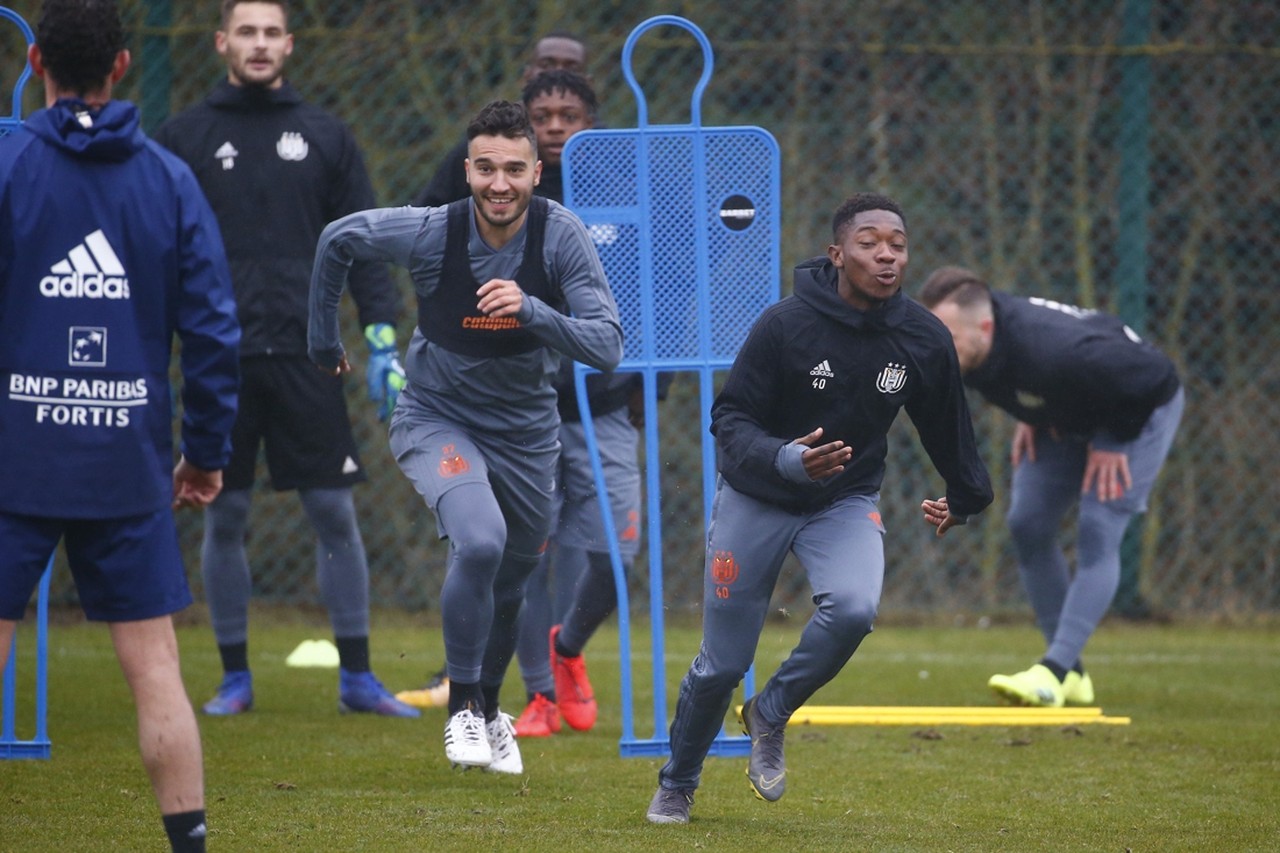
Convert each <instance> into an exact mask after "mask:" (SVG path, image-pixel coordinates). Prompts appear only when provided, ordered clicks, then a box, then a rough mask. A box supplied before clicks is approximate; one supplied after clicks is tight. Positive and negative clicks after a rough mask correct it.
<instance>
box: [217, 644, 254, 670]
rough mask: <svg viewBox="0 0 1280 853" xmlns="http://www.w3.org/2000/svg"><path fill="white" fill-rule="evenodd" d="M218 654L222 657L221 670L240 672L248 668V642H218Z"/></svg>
mask: <svg viewBox="0 0 1280 853" xmlns="http://www.w3.org/2000/svg"><path fill="white" fill-rule="evenodd" d="M218 655H219V657H221V658H222V671H223V672H242V671H244V670H246V669H248V668H249V643H248V641H245V642H243V643H230V644H228V645H225V646H224V645H222V644H221V643H219V644H218Z"/></svg>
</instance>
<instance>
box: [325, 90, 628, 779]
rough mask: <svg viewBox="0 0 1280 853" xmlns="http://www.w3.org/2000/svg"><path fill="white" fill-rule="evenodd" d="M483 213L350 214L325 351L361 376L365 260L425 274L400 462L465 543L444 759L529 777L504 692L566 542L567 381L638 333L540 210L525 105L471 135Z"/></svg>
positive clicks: (343, 223)
mask: <svg viewBox="0 0 1280 853" xmlns="http://www.w3.org/2000/svg"><path fill="white" fill-rule="evenodd" d="M467 136H468V139H469V140H470V142H469V148H468V154H469V156H468V160H467V177H468V181H469V183H470V185H471V198H470V199H465V200H462V201H458V202H454V203H453V204H450V205H447V206H445V207H429V208H415V207H403V208H393V209H379V210H370V211H364V212H362V213H357V214H352V215H351V216H347V217H345V218H343V219H340V220H338V221H337V222H334V223H331V224H330V225H329V227H328V228H326V229H325V232H324V234H323V235H321V238H320V243H319V246H318V247H317V254H316V264H315V269H314V271H313V275H312V282H311V321H310V330H309V351H310V355H311V359H312V360H313V361H314V362H315V363H316V364H318V365H319V366H320V367H321V368H323V369H326V370H330V371H334V372H343V371H346V370H349V369H350V365H349V364H348V363H347V361H346V356H345V354H344V352H343V348H342V344H341V341H340V338H339V334H338V319H337V307H338V302H339V298H340V297H341V294H342V289H343V286H344V284H345V282H346V275H347V270H348V269H349V268H350V265H351V264H352V263H353V262H355V261H361V260H378V261H390V262H393V263H396V264H399V265H400V266H403V267H405V268H406V269H408V270H409V272H410V274H411V276H412V278H413V283H414V290H415V292H416V293H417V297H418V327H417V329H415V330H414V334H413V338H412V340H411V341H410V343H409V350H408V354H407V357H406V360H405V370H406V374H407V377H408V385H407V386H406V388H405V390H404V392H403V393H402V394H401V396H400V399H399V402H398V403H397V406H396V409H395V412H394V413H393V414H392V417H391V431H390V439H391V449H392V452H393V453H394V454H395V456H396V460H397V462H398V463H399V465H400V467H401V469H402V470H403V471H404V473H405V475H406V476H407V477H408V478H409V479H410V480H411V481H412V482H413V484H414V487H415V488H416V489H417V490H418V492H419V493H420V494H421V495H422V496H423V497H424V498H425V500H426V503H427V505H428V506H429V507H430V508H431V509H432V511H433V512H434V513H435V517H436V523H437V527H438V529H439V532H440V535H441V536H442V537H447V538H448V539H449V543H450V554H449V565H448V569H447V571H446V575H445V581H444V589H443V590H442V593H441V610H442V612H443V614H444V642H445V657H446V660H447V664H448V674H449V681H450V691H449V722H448V723H447V724H446V727H445V753H446V755H447V757H448V758H449V760H450V761H451V762H452V763H454V764H462V765H468V766H481V767H486V768H488V769H489V770H492V771H495V772H506V773H520V772H522V770H523V765H522V762H521V759H520V753H519V750H518V749H517V747H516V745H515V740H514V735H513V732H512V727H511V722H510V717H509V716H508V715H506V714H499V712H498V692H499V688H500V687H501V684H502V680H503V676H504V674H505V672H506V668H507V664H508V663H509V662H510V660H511V656H512V654H513V653H514V650H515V642H516V624H517V615H518V613H519V610H520V603H521V598H522V593H523V584H524V580H525V578H526V577H527V576H528V574H529V573H530V572H531V571H532V570H533V569H534V567H535V566H536V565H537V562H538V555H539V553H540V551H541V550H542V548H543V547H544V545H545V543H546V539H547V535H548V533H549V529H550V518H551V515H550V511H551V496H552V491H553V488H554V479H555V470H556V463H557V459H558V457H559V453H560V443H559V440H558V438H557V432H558V428H559V423H560V419H559V415H558V413H557V411H556V392H555V389H554V388H553V387H552V380H553V379H554V378H555V375H556V372H557V371H558V369H559V366H560V358H561V356H562V355H567V356H569V357H570V358H573V359H576V360H578V361H581V362H584V363H586V364H589V365H591V366H593V367H597V368H599V369H601V370H611V369H613V368H614V367H615V366H616V365H617V364H618V362H619V361H620V360H621V358H622V327H621V325H620V324H619V322H618V311H617V306H616V305H615V304H614V301H613V295H612V293H611V292H610V291H609V286H608V282H607V281H606V280H605V275H604V269H603V267H602V266H601V264H600V259H599V257H598V256H597V255H596V253H595V249H594V246H593V244H592V242H591V238H590V236H589V235H588V233H587V230H586V228H585V227H584V226H583V224H582V222H581V221H580V220H579V219H578V218H577V217H576V216H574V215H573V214H572V213H570V212H569V211H567V210H565V209H564V208H563V207H561V206H560V205H559V204H557V203H555V202H553V201H548V200H546V199H542V198H534V197H533V187H534V186H535V185H536V183H537V181H538V177H539V173H540V163H539V162H538V161H537V156H536V151H537V148H536V143H535V137H534V132H533V128H532V126H531V125H530V124H529V121H528V117H527V116H526V114H525V111H524V108H523V107H522V106H520V105H519V104H515V103H511V102H508V101H495V102H493V103H491V104H489V105H488V106H486V107H485V108H484V109H483V110H482V111H481V112H480V113H479V114H478V115H477V116H476V118H475V119H473V120H472V122H471V125H470V126H469V127H468V131H467Z"/></svg>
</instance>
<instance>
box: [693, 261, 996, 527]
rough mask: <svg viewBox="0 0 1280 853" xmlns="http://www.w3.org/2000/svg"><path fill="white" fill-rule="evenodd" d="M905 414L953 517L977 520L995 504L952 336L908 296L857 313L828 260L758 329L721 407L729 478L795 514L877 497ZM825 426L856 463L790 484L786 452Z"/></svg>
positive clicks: (803, 272) (826, 436)
mask: <svg viewBox="0 0 1280 853" xmlns="http://www.w3.org/2000/svg"><path fill="white" fill-rule="evenodd" d="M902 408H905V409H906V410H907V414H908V415H910V416H911V420H912V423H914V424H915V427H916V431H917V432H918V433H919V435H920V441H921V443H922V444H923V445H924V449H925V451H926V452H927V453H928V454H929V458H930V459H931V460H932V461H933V464H934V467H936V468H937V469H938V473H940V474H941V475H942V478H943V479H944V480H945V481H946V486H947V489H946V495H947V502H948V504H949V507H950V510H951V511H952V512H953V513H955V514H956V515H964V516H967V515H972V514H973V513H976V512H979V511H981V510H982V509H983V508H985V507H986V506H987V505H988V504H989V503H991V499H992V491H991V480H990V478H989V476H988V475H987V469H986V466H985V465H984V464H983V462H982V458H981V457H980V456H979V455H978V449H977V444H976V442H975V440H974V436H973V424H972V422H971V420H970V417H969V407H968V404H967V403H966V402H965V393H964V384H963V380H962V379H961V377H960V366H959V363H958V362H957V360H956V353H955V347H954V345H953V344H952V342H951V335H950V334H949V333H948V332H947V329H946V327H945V326H943V325H942V323H941V322H939V321H938V319H937V318H936V317H934V316H933V315H932V314H931V313H930V312H929V311H928V310H926V309H925V308H924V307H923V306H922V305H920V304H919V303H917V302H913V301H912V300H910V299H907V298H906V297H905V296H903V295H902V294H901V293H898V294H897V295H895V296H894V297H893V298H892V299H890V300H889V301H888V302H887V303H885V305H884V306H882V307H880V308H877V309H875V310H873V311H865V312H864V311H858V310H857V309H855V308H853V307H852V306H850V305H849V304H848V303H847V302H845V301H844V300H843V299H841V298H840V295H839V294H838V293H837V292H836V270H835V268H834V267H833V266H832V265H831V263H830V261H828V260H827V259H826V258H825V257H819V258H813V259H811V260H808V261H805V262H804V263H802V264H800V265H799V266H798V267H796V270H795V290H794V295H792V296H789V297H787V298H785V299H783V300H782V301H780V302H778V303H776V304H774V305H772V306H770V307H769V308H767V309H766V310H765V312H764V313H763V314H762V315H761V316H760V319H758V320H757V321H756V324H755V326H754V327H753V328H752V330H751V333H750V335H749V336H748V337H747V341H746V343H745V344H744V345H743V347H742V349H741V351H739V353H738V356H737V358H736V359H735V361H734V364H733V368H732V369H731V370H730V371H729V378H728V380H727V381H726V383H725V386H724V390H723V391H721V393H720V394H719V396H718V397H717V398H716V401H715V404H714V405H713V406H712V410H711V420H712V423H711V431H712V433H713V434H714V435H715V436H716V441H717V444H718V446H719V449H720V473H721V475H722V476H723V477H724V478H725V480H726V481H727V482H728V483H729V485H731V486H733V488H735V489H737V490H738V491H739V492H742V493H744V494H747V495H750V496H751V497H754V498H757V499H758V500H762V501H767V502H769V503H772V504H776V505H778V506H781V507H783V508H786V509H789V510H792V511H800V512H810V511H813V510H815V509H818V508H821V507H823V506H825V505H827V504H830V503H831V502H832V501H834V500H836V499H837V498H840V497H843V496H845V495H850V494H863V495H869V494H874V493H876V492H878V491H879V490H880V484H881V482H882V481H883V479H884V473H885V456H886V453H887V451H888V441H887V438H886V436H887V433H888V432H889V427H890V425H891V424H892V423H893V421H894V418H895V417H897V414H898V410H899V409H902ZM817 427H822V428H823V436H822V443H826V442H829V441H836V440H841V441H844V442H845V443H846V444H847V445H849V446H851V447H852V448H853V458H852V459H850V460H849V462H848V463H847V464H846V465H845V469H844V471H843V472H841V473H840V474H837V475H835V476H834V477H828V478H826V479H823V480H821V481H818V482H809V483H795V482H791V481H790V480H787V479H785V478H784V477H783V476H782V475H781V474H780V473H779V470H778V467H777V464H776V463H777V458H778V451H779V450H780V449H781V448H782V447H783V446H784V445H787V444H790V443H791V442H792V441H794V440H795V439H797V438H799V437H801V436H803V435H806V434H808V433H809V432H812V431H813V430H814V429H815V428H817Z"/></svg>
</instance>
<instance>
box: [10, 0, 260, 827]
mask: <svg viewBox="0 0 1280 853" xmlns="http://www.w3.org/2000/svg"><path fill="white" fill-rule="evenodd" d="M28 58H29V59H30V62H31V65H32V68H33V69H34V70H35V72H36V74H38V75H39V76H41V77H43V78H44V84H45V96H46V97H45V100H46V104H47V108H46V109H44V110H40V111H38V112H36V113H34V114H33V115H32V116H31V118H30V119H29V120H28V121H27V122H26V124H25V126H24V127H23V128H22V129H21V130H20V131H18V132H17V133H15V134H14V135H12V136H10V137H7V138H5V139H3V140H0V381H3V382H4V395H3V397H0V444H3V446H4V447H5V448H6V449H7V450H8V451H9V452H8V453H7V454H6V457H5V463H4V465H0V666H3V662H4V661H5V660H6V659H7V656H8V652H9V648H10V644H11V642H12V639H13V634H14V630H15V627H16V624H17V620H18V619H20V618H22V615H23V612H24V610H25V608H26V605H27V603H28V601H29V600H30V598H31V593H32V591H33V589H34V588H35V585H36V583H37V582H38V580H39V578H40V575H41V573H42V570H43V569H44V567H45V565H46V563H47V562H48V560H49V557H50V555H52V554H53V552H54V549H55V548H56V547H57V544H58V542H59V540H61V541H64V542H65V547H66V554H67V562H68V564H69V566H70V568H71V572H72V574H73V576H74V578H75V582H76V588H77V590H78V591H79V595H80V602H81V605H82V607H83V608H84V610H85V613H86V615H87V616H88V617H89V618H90V619H93V620H100V621H104V622H107V623H108V624H109V625H110V629H111V636H112V640H113V642H114V644H115V648H116V654H117V656H118V657H119V659H120V665H121V668H122V669H123V670H124V675H125V679H126V680H127V682H128V684H129V687H130V689H131V690H132V692H133V696H134V700H135V701H136V703H137V706H138V737H139V742H140V745H141V749H142V755H143V761H144V764H145V765H146V769H147V772H148V774H149V775H150V777H151V784H152V787H153V788H154V790H155V795H156V799H157V801H158V802H159V806H160V811H161V813H162V815H163V817H164V822H165V827H166V829H167V830H168V832H169V837H170V840H171V842H172V844H173V849H174V850H204V790H203V771H202V767H201V750H200V735H199V731H198V729H197V728H196V721H195V715H194V714H193V713H192V710H191V703H190V701H189V700H188V698H187V694H186V690H185V689H184V687H183V684H182V677H181V673H180V671H179V663H178V646H177V641H176V639H175V637H174V631H173V623H172V619H171V615H170V614H172V613H174V612H175V611H178V610H181V609H183V608H184V607H186V606H187V605H188V604H190V603H191V593H190V591H189V590H188V588H187V577H186V572H185V571H184V569H183V565H182V559H181V555H180V553H179V549H178V536H177V530H176V527H175V525H174V520H173V512H172V509H171V507H170V505H171V504H172V505H173V506H178V507H180V506H206V505H207V504H208V503H209V502H210V501H212V500H213V499H214V497H215V496H216V495H217V494H218V491H219V489H220V488H221V484H222V474H221V471H222V468H223V467H225V466H226V464H227V461H228V459H229V458H230V455H231V442H230V434H231V425H232V423H233V421H234V419H235V411H236V394H237V383H238V375H237V359H236V346H237V344H238V342H239V339H240V329H239V326H238V325H237V323H236V318H235V304H234V300H233V296H232V290H231V278H230V274H229V272H228V269H227V265H226V259H225V255H224V252H223V246H222V239H221V237H220V236H219V232H218V226H217V222H216V221H215V220H214V217H213V212H212V211H211V210H210V209H209V205H208V204H207V203H206V202H205V199H204V196H203V195H201V193H200V188H199V186H198V185H197V184H196V181H195V178H194V177H193V176H192V174H191V171H190V170H189V169H188V168H187V167H186V165H185V164H183V163H182V161H180V160H179V159H178V158H177V157H174V156H173V155H172V154H170V153H169V152H167V151H165V150H164V149H163V148H161V147H160V146H158V145H156V144H155V143H154V142H152V141H150V140H148V139H147V137H146V136H145V135H144V134H143V132H142V130H141V129H140V127H139V123H138V110H137V108H136V107H134V105H133V104H130V103H127V102H124V101H113V100H111V90H112V87H113V85H114V84H115V83H116V82H117V81H118V80H119V79H120V78H121V76H123V74H124V73H125V70H126V68H127V67H128V65H129V52H128V51H127V50H125V49H124V33H123V29H122V27H121V24H120V19H119V15H118V12H117V10H116V7H115V4H114V2H112V0H48V2H46V3H45V6H44V9H43V13H42V16H41V19H40V22H39V24H38V29H37V41H36V44H35V45H33V46H32V47H31V49H30V51H29V54H28ZM175 333H176V334H177V335H178V336H179V337H180V338H181V341H182V356H181V366H182V376H183V388H182V401H183V418H182V431H181V432H182V441H181V451H182V455H181V457H180V459H179V461H178V463H177V467H176V468H175V467H174V453H173V438H172V423H171V420H172V402H171V398H170V390H169V361H170V355H171V347H172V345H173V337H174V334H175ZM89 698H90V699H91V698H92V697H89Z"/></svg>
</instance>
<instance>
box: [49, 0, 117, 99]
mask: <svg viewBox="0 0 1280 853" xmlns="http://www.w3.org/2000/svg"><path fill="white" fill-rule="evenodd" d="M36 44H37V45H39V47H40V56H41V59H42V61H43V62H44V67H45V70H46V72H47V73H48V74H49V76H50V77H51V78H52V79H53V82H54V83H56V84H57V85H58V87H59V88H62V89H66V90H68V91H71V92H75V93H76V94H77V95H83V94H85V93H86V92H92V91H95V90H97V89H100V88H102V86H103V84H104V83H106V82H107V78H108V77H110V76H111V68H112V66H113V65H115V61H116V55H117V54H118V53H120V51H122V50H124V25H123V24H122V23H121V22H120V10H119V9H117V8H116V3H115V0H45V3H44V6H43V7H41V10H40V21H39V22H38V23H37V24H36Z"/></svg>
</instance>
